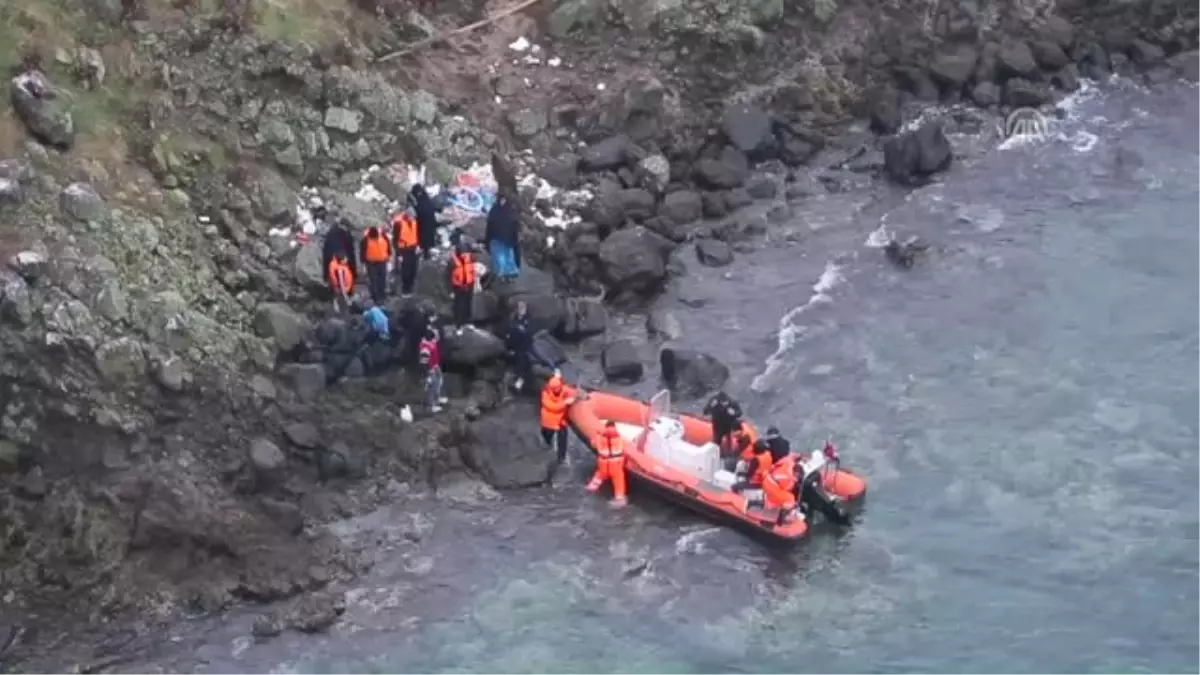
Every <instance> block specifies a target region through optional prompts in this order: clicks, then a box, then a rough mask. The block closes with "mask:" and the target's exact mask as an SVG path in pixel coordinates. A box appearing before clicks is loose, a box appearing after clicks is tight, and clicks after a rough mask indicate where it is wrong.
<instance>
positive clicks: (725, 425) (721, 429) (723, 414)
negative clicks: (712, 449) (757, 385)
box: [704, 391, 742, 446]
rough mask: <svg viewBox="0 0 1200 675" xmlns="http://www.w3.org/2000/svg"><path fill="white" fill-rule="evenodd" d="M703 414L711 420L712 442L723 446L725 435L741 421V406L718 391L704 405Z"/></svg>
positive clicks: (727, 395) (731, 431)
mask: <svg viewBox="0 0 1200 675" xmlns="http://www.w3.org/2000/svg"><path fill="white" fill-rule="evenodd" d="M704 415H705V416H706V417H708V418H709V419H711V420H712V433H713V442H714V443H716V444H717V445H720V446H725V445H726V439H727V437H728V436H729V435H730V434H731V433H733V431H734V429H737V428H738V425H740V424H741V423H742V406H740V405H738V402H737V401H735V400H733V399H732V398H730V396H729V394H726V393H725V392H724V391H718V392H717V393H716V395H715V396H713V397H712V398H711V399H709V401H708V404H707V405H705V406H704Z"/></svg>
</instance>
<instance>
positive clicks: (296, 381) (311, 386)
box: [279, 363, 326, 401]
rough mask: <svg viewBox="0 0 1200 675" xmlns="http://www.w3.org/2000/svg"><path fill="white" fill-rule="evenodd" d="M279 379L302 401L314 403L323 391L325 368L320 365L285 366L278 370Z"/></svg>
mask: <svg viewBox="0 0 1200 675" xmlns="http://www.w3.org/2000/svg"><path fill="white" fill-rule="evenodd" d="M279 377H280V378H281V379H282V380H283V381H285V382H287V383H288V385H289V386H290V387H291V388H292V391H294V392H296V396H298V397H299V398H300V400H302V401H315V400H316V399H317V397H319V396H320V395H321V392H322V391H324V390H325V383H326V374H325V366H323V365H321V364H320V363H288V364H285V365H283V366H281V367H280V368H279Z"/></svg>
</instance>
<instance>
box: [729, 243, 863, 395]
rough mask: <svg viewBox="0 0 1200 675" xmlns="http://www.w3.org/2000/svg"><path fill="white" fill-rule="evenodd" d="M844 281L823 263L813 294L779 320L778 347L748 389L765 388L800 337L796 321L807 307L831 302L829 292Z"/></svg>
mask: <svg viewBox="0 0 1200 675" xmlns="http://www.w3.org/2000/svg"><path fill="white" fill-rule="evenodd" d="M843 280H844V277H843V276H842V268H841V266H840V265H838V264H836V263H834V262H833V261H832V260H831V261H829V262H827V263H825V271H824V272H822V273H821V277H820V278H819V279H817V283H815V284H813V286H812V290H813V293H812V295H811V296H809V298H808V301H807V302H805V303H804V304H803V305H800V306H799V307H796V308H794V309H792V310H791V311H789V312H788V313H787V314H784V315H783V317H781V318H780V319H779V347H778V348H777V349H776V350H775V353H774V354H771V355H770V356H768V357H767V367H766V368H765V369H764V370H763V372H761V373H759V374H758V375H757V376H756V377H755V378H754V381H753V382H751V383H750V389H751V390H753V391H756V392H760V393H761V392H762V391H764V390H765V389H766V387H767V382H768V380H770V379H771V376H772V375H774V374H775V373H776V372H777V371H778V370H779V368H780V366H782V365H783V362H784V357H786V356H787V353H788V351H790V350H791V348H792V346H793V345H795V344H796V340H797V339H798V338H799V336H800V327H798V326H796V325H795V323H794V322H795V321H796V319H798V318H800V316H801V315H803V314H804V312H805V311H807V310H808V308H809V307H812V306H813V305H819V304H823V303H826V302H833V297H832V296H830V295H829V291H831V290H833V288H834V287H835V286H837V285H838V284H840V283H841V282H842V281H843Z"/></svg>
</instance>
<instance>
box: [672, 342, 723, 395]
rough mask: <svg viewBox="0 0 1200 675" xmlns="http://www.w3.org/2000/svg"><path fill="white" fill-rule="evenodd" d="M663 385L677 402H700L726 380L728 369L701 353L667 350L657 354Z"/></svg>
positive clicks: (712, 357)
mask: <svg viewBox="0 0 1200 675" xmlns="http://www.w3.org/2000/svg"><path fill="white" fill-rule="evenodd" d="M658 364H659V368H660V369H661V371H662V378H663V382H664V383H665V384H666V385H667V387H668V388H669V389H670V390H671V392H672V393H673V394H674V395H675V397H676V398H677V399H678V400H691V399H696V398H700V397H701V396H704V395H705V394H707V393H708V392H710V391H714V390H717V389H720V388H721V386H722V385H724V384H725V382H726V380H728V379H729V368H728V367H727V366H726V365H725V364H723V363H721V362H720V361H718V360H717V358H716V357H715V356H711V355H709V354H706V353H704V352H700V351H695V350H691V349H673V348H670V347H667V348H665V349H663V350H662V351H661V352H659V355H658Z"/></svg>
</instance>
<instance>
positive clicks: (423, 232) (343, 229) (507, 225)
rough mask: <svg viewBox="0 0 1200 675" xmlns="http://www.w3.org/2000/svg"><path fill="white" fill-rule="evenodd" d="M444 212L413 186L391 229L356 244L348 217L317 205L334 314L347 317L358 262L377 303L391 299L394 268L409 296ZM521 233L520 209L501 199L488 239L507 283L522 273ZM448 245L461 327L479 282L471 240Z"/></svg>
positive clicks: (496, 273)
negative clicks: (335, 215) (332, 214)
mask: <svg viewBox="0 0 1200 675" xmlns="http://www.w3.org/2000/svg"><path fill="white" fill-rule="evenodd" d="M440 210H441V207H439V206H438V205H437V204H436V203H435V202H434V200H433V198H432V197H430V195H429V192H428V191H427V190H426V189H425V186H423V185H419V184H418V185H414V186H413V187H412V189H411V190H410V191H409V193H408V197H407V200H406V206H405V208H403V209H399V210H397V211H396V212H395V213H393V214H392V216H391V219H390V223H389V224H388V225H386V226H385V225H372V226H370V227H368V228H367V230H366V232H365V233H364V235H363V237H362V240H361V241H360V242H359V243H358V245H357V246H356V245H355V237H354V234H353V232H352V225H351V224H350V222H349V221H348V220H347V219H346V218H344V217H343V218H338V219H337V220H336V221H333V222H329V220H330V218H329V213H328V211H327V210H326V208H325V206H324V205H323V204H320V203H316V204H314V205H313V207H312V208H311V209H310V212H311V214H312V216H313V219H314V220H315V221H318V222H320V223H322V224H324V225H327V226H328V231H327V232H326V234H325V240H324V244H323V246H322V263H321V264H322V269H323V270H324V271H325V274H326V280H327V281H328V283H329V289H330V292H331V293H332V295H333V302H334V310H335V311H336V312H339V313H345V312H347V311H349V310H350V309H351V306H352V305H353V297H354V288H355V284H356V282H357V281H358V279H359V271H360V267H359V263H360V262H361V263H362V268H361V269H362V271H363V272H364V273H365V275H366V281H367V288H368V290H369V293H370V296H371V301H372V302H374V303H375V304H376V305H380V304H383V303H384V302H385V301H386V300H387V298H388V294H389V286H390V284H389V269H394V270H395V273H396V276H397V277H398V281H399V284H398V285H399V287H400V295H401V297H410V296H411V295H412V294H413V292H414V291H415V289H416V283H417V272H418V271H419V269H420V265H421V261H422V260H425V261H429V260H431V259H432V257H433V251H434V249H435V248H436V247H437V241H438V235H437V230H438V226H439V224H438V212H439V211H440ZM520 233H521V219H520V214H519V212H518V211H517V208H516V205H515V204H514V203H513V202H512V200H511V199H510V198H509V197H508V196H507V195H504V194H501V195H499V196H498V197H497V199H496V201H495V203H494V204H493V205H492V207H491V208H490V209H489V210H488V214H487V229H486V231H485V235H484V236H485V238H486V239H487V245H488V250H489V253H490V254H491V258H492V266H493V268H494V270H493V277H494V278H495V279H498V280H501V281H507V280H511V279H515V278H516V277H517V276H518V275H519V274H520V270H521V247H520ZM450 241H451V245H452V250H451V251H450V256H449V264H448V270H447V271H448V274H449V280H450V288H451V291H452V294H453V304H452V315H453V317H454V325H455V327H456V328H459V329H461V328H463V327H464V326H466V325H467V324H469V323H470V322H471V312H472V306H473V302H474V296H475V291H476V290H477V288H478V286H479V281H480V279H479V274H478V271H477V269H478V268H477V266H476V262H477V261H476V257H475V247H474V244H473V242H471V241H470V240H469V239H468V238H467V237H466V236H464V235H463V234H462V233H461V232H459V231H455V232H454V233H453V234H452V235H451V237H450Z"/></svg>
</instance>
